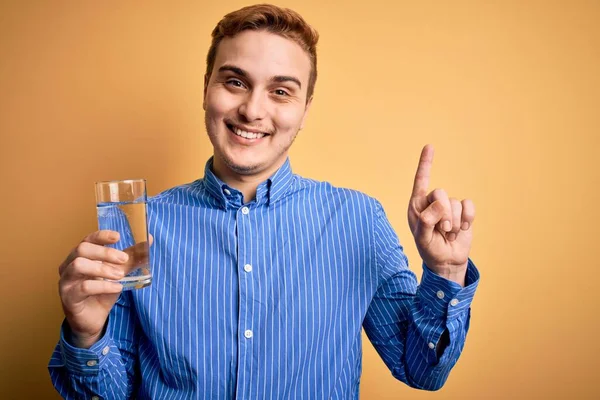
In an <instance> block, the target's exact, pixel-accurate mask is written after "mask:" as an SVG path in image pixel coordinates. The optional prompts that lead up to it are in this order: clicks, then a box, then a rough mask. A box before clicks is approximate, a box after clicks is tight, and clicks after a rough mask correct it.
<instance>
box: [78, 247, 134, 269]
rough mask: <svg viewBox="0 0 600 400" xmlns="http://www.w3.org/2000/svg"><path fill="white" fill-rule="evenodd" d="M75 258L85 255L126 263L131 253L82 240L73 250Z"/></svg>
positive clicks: (116, 262) (115, 262) (100, 259)
mask: <svg viewBox="0 0 600 400" xmlns="http://www.w3.org/2000/svg"><path fill="white" fill-rule="evenodd" d="M73 255H74V257H73V259H75V258H77V257H83V258H87V259H90V260H96V261H103V262H109V263H112V264H124V263H126V262H127V260H128V259H129V255H128V254H127V253H126V252H124V251H120V250H117V249H113V248H110V247H104V246H102V245H99V244H94V243H90V242H81V243H79V245H78V246H77V247H75V249H74V250H73Z"/></svg>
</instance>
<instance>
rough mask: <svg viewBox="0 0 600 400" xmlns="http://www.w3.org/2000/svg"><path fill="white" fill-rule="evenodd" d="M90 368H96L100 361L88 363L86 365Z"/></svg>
mask: <svg viewBox="0 0 600 400" xmlns="http://www.w3.org/2000/svg"><path fill="white" fill-rule="evenodd" d="M85 364H86V365H87V366H88V367H95V366H96V364H98V361H96V360H90V361H88V362H86V363H85Z"/></svg>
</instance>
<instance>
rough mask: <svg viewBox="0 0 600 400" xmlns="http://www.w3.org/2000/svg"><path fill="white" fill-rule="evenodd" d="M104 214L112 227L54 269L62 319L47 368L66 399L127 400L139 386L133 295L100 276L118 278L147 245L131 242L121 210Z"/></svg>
mask: <svg viewBox="0 0 600 400" xmlns="http://www.w3.org/2000/svg"><path fill="white" fill-rule="evenodd" d="M106 212H111V213H112V215H111V214H106ZM103 217H104V218H103V221H104V225H105V226H104V227H105V228H108V229H113V230H112V231H111V230H101V231H97V232H94V233H92V234H90V235H88V236H87V237H86V238H85V239H84V240H83V241H82V242H81V243H80V244H79V245H78V246H77V247H76V248H75V249H74V250H73V251H72V252H71V254H69V256H68V257H67V258H66V260H65V261H64V262H63V263H62V265H61V266H60V267H59V273H60V276H61V277H60V281H59V292H60V296H61V301H62V305H63V310H64V312H65V321H64V323H63V325H62V329H61V334H60V340H59V343H58V345H57V346H56V348H55V350H54V353H53V354H52V358H51V360H50V363H49V365H48V368H49V372H50V377H51V379H52V383H53V384H54V387H55V388H56V390H57V391H58V392H59V393H60V394H61V395H62V396H63V397H64V398H66V399H75V398H86V399H90V398H91V399H93V398H102V399H105V400H107V399H126V398H129V397H131V395H132V394H133V393H135V389H136V388H137V386H138V382H137V380H138V379H139V373H136V372H137V371H136V370H137V368H138V367H137V338H138V334H139V332H140V328H139V323H138V320H137V316H136V313H135V309H134V307H133V306H132V304H131V303H132V300H131V298H132V296H131V293H130V292H121V290H122V286H121V284H118V283H113V282H109V281H107V280H105V279H106V278H108V279H120V278H122V277H123V276H124V275H125V274H126V273H127V272H128V271H130V270H131V268H134V267H135V265H134V264H135V257H133V255H137V254H139V253H140V252H141V251H148V247H147V245H146V244H145V243H140V244H137V245H135V244H134V243H135V242H134V240H133V236H132V234H131V229H130V227H129V223H128V221H127V218H126V216H125V215H124V214H123V213H122V212H120V210H112V211H111V210H110V209H108V210H106V211H105V215H103ZM109 247H113V248H109ZM121 249H124V250H123V251H120V250H121ZM99 278H105V279H99Z"/></svg>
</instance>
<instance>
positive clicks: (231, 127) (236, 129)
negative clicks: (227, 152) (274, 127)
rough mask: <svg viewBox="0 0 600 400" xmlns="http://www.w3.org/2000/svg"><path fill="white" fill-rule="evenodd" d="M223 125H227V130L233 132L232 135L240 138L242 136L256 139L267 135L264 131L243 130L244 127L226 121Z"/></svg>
mask: <svg viewBox="0 0 600 400" xmlns="http://www.w3.org/2000/svg"><path fill="white" fill-rule="evenodd" d="M225 125H226V126H227V129H229V131H230V132H231V133H233V134H234V135H236V136H239V137H241V138H244V139H248V140H256V139H262V138H263V137H265V136H269V134H268V133H265V132H255V131H248V130H244V129H242V128H239V127H237V126H235V125H233V124H231V123H229V122H226V123H225Z"/></svg>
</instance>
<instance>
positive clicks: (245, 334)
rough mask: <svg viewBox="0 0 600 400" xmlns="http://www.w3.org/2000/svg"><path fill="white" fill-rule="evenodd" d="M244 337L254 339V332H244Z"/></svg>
mask: <svg viewBox="0 0 600 400" xmlns="http://www.w3.org/2000/svg"><path fill="white" fill-rule="evenodd" d="M244 336H246V339H250V338H251V337H252V331H251V330H250V329H248V330H247V331H246V332H244Z"/></svg>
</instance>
